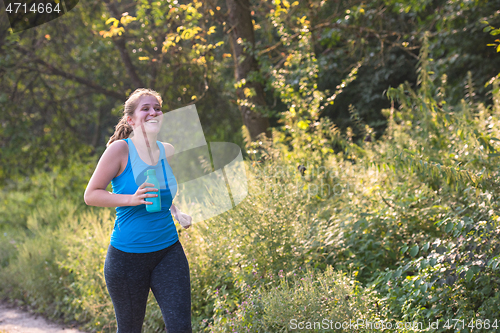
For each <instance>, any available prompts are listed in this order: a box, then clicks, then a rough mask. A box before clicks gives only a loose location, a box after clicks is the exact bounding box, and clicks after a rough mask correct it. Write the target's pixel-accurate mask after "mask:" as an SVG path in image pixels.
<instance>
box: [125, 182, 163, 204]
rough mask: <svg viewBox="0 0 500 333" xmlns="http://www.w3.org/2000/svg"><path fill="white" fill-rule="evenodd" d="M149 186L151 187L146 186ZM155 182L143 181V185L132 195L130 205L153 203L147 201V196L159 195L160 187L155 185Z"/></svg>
mask: <svg viewBox="0 0 500 333" xmlns="http://www.w3.org/2000/svg"><path fill="white" fill-rule="evenodd" d="M146 186H149V187H146ZM153 186H154V184H151V183H142V184H141V186H139V188H138V189H137V191H136V192H135V193H134V194H133V195H131V196H130V200H129V205H128V206H139V205H144V204H146V205H152V204H153V203H152V202H149V201H146V200H145V198H155V197H157V196H158V193H157V192H158V189H156V188H154V187H153ZM147 192H155V193H147Z"/></svg>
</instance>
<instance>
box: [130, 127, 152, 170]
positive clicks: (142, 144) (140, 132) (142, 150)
mask: <svg viewBox="0 0 500 333" xmlns="http://www.w3.org/2000/svg"><path fill="white" fill-rule="evenodd" d="M156 138H157V133H146V131H145V130H144V127H142V128H141V127H139V128H136V129H135V130H134V136H132V137H131V138H130V140H132V142H133V143H134V146H135V148H136V150H137V152H138V153H139V155H140V156H142V157H141V159H142V160H143V161H144V162H146V163H148V162H149V163H148V164H152V165H155V164H156V163H157V162H158V159H159V148H158V145H157V144H156ZM155 157H157V158H156V159H155ZM148 159H149V161H148Z"/></svg>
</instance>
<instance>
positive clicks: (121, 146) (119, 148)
mask: <svg viewBox="0 0 500 333" xmlns="http://www.w3.org/2000/svg"><path fill="white" fill-rule="evenodd" d="M108 149H109V150H111V151H113V152H116V153H127V154H128V143H127V141H126V140H124V139H122V140H116V141H113V142H112V143H111V144H110V145H109V147H108Z"/></svg>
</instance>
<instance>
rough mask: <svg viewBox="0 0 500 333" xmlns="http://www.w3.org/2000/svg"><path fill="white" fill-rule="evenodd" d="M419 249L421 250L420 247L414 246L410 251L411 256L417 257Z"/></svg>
mask: <svg viewBox="0 0 500 333" xmlns="http://www.w3.org/2000/svg"><path fill="white" fill-rule="evenodd" d="M418 249H419V247H418V245H417V244H415V245H413V247H412V248H411V250H410V255H411V256H412V257H415V256H416V255H417V253H418Z"/></svg>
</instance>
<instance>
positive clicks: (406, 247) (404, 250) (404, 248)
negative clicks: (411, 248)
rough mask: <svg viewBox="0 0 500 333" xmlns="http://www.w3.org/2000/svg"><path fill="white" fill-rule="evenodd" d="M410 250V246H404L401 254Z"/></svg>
mask: <svg viewBox="0 0 500 333" xmlns="http://www.w3.org/2000/svg"><path fill="white" fill-rule="evenodd" d="M407 250H408V246H403V248H402V249H401V254H405V252H406V251H407Z"/></svg>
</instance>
